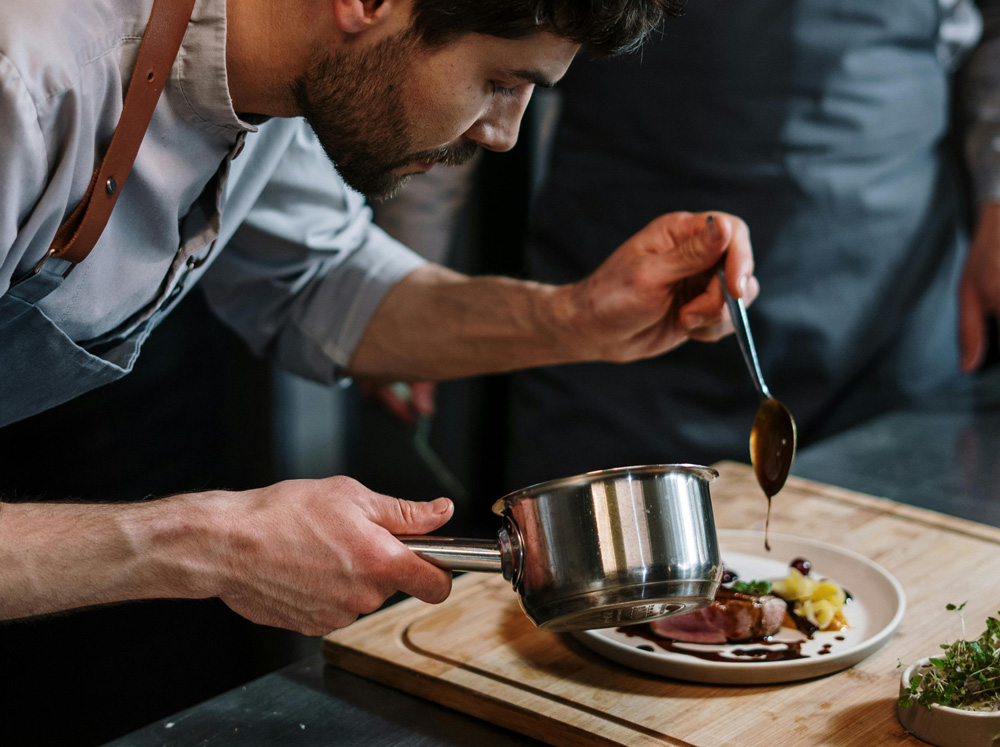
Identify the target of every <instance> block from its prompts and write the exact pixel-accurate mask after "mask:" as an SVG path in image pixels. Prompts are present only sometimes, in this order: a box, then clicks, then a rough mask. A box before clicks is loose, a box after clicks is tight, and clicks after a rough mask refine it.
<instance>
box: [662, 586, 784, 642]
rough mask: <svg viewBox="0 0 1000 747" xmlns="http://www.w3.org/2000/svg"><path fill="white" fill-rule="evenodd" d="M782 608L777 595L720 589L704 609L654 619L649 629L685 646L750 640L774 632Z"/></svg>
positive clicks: (775, 631)
mask: <svg viewBox="0 0 1000 747" xmlns="http://www.w3.org/2000/svg"><path fill="white" fill-rule="evenodd" d="M785 608H786V607H785V603H784V601H783V600H781V599H779V598H778V597H776V596H772V595H770V594H764V595H762V596H756V595H754V594H744V593H742V592H738V591H733V590H732V589H729V588H727V587H725V586H720V587H719V591H718V592H716V594H715V600H714V601H713V602H712V603H711V604H710V605H708V606H707V607H703V608H702V609H700V610H696V611H694V612H689V613H687V614H686V615H677V616H675V617H664V618H661V619H659V620H653V621H652V622H650V623H649V627H650V628H652V630H653V632H654V633H656V634H657V635H661V636H663V637H664V638H672V639H673V640H675V641H686V642H688V643H726V642H727V641H749V640H754V639H757V638H764V637H766V636H769V635H773V634H775V633H777V632H778V628H780V627H781V621H782V620H783V619H784V617H785Z"/></svg>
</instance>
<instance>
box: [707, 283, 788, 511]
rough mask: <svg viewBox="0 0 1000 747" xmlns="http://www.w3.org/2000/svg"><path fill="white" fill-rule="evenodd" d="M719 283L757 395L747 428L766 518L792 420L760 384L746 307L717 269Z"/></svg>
mask: <svg viewBox="0 0 1000 747" xmlns="http://www.w3.org/2000/svg"><path fill="white" fill-rule="evenodd" d="M719 282H720V283H721V284H722V293H723V295H724V296H725V298H726V305H727V306H728V307H729V316H730V317H731V318H732V322H733V327H734V329H735V330H736V339H737V341H738V342H739V344H740V350H741V351H742V353H743V360H744V361H746V364H747V368H748V369H749V371H750V378H752V379H753V383H754V386H755V387H756V388H757V393H758V394H759V395H760V408H758V410H757V416H756V417H755V418H754V421H753V427H752V428H751V429H750V462H751V464H753V470H754V474H756V475H757V482H758V483H759V484H760V487H761V489H762V490H763V491H764V495H766V496H767V499H768V515H770V508H771V505H770V501H771V497H772V496H774V495H775V494H776V493H777V492H778V491H779V490H781V488H782V487H784V485H785V480H786V479H787V478H788V472H789V471H790V470H791V468H792V461H793V460H794V459H795V443H796V439H797V437H796V428H795V418H793V417H792V413H791V412H789V411H788V408H787V407H785V406H784V405H783V404H781V403H780V402H779V401H778V400H776V399H775V398H774V397H772V396H771V392H770V391H769V390H768V388H767V384H765V383H764V374H763V373H761V370H760V362H759V361H758V360H757V349H756V347H755V346H754V344H753V335H751V334H750V322H749V320H748V319H747V311H746V306H744V304H743V299H742V298H733V297H732V296H731V295H730V294H729V291H728V290H727V289H726V276H725V272H724V271H723V269H722V268H721V267H720V268H719Z"/></svg>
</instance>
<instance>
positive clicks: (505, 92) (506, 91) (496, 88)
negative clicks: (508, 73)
mask: <svg viewBox="0 0 1000 747" xmlns="http://www.w3.org/2000/svg"><path fill="white" fill-rule="evenodd" d="M516 92H517V89H516V88H504V87H503V86H501V85H500V84H499V83H497V82H495V81H494V83H493V93H495V94H497V95H500V96H513V95H514V94H515V93H516Z"/></svg>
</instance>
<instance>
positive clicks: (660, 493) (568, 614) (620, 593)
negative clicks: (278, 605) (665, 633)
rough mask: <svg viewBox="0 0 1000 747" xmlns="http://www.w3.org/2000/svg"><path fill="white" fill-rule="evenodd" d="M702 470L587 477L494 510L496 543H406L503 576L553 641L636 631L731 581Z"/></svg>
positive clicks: (515, 496)
mask: <svg viewBox="0 0 1000 747" xmlns="http://www.w3.org/2000/svg"><path fill="white" fill-rule="evenodd" d="M716 477H718V473H717V472H716V471H715V470H713V469H710V468H708V467H699V466H697V465H691V464H657V465H644V466H639V467H619V468H616V469H607V470H600V471H597V472H588V473H586V474H582V475H577V476H575V477H567V478H563V479H560V480H552V481H549V482H544V483H540V484H538V485H533V486H531V487H528V488H524V489H522V490H518V491H516V492H514V493H511V494H510V495H507V496H504V497H503V498H501V499H500V500H498V501H497V502H496V503H495V504H494V505H493V512H494V513H496V514H498V515H500V516H502V517H503V526H502V528H501V529H500V530H499V531H498V532H497V538H496V539H495V540H476V539H455V538H450V537H433V536H431V537H400V540H402V541H403V542H404V543H405V544H406V545H408V546H409V547H410V548H411V549H412V550H414V551H415V552H417V553H419V554H420V555H421V556H422V557H424V558H426V559H428V560H430V561H431V562H433V563H435V564H436V565H439V566H441V567H443V568H448V569H451V570H456V571H487V572H494V573H502V574H503V576H504V578H506V579H508V580H509V581H510V582H511V584H512V586H513V587H514V590H515V591H516V592H518V594H519V598H520V603H521V608H522V609H523V610H524V612H525V614H526V615H527V616H528V617H529V618H530V619H531V621H532V622H533V623H535V625H536V626H538V627H539V628H540V629H542V630H548V631H555V632H561V631H568V630H587V629H591V628H608V627H614V626H617V625H628V624H632V623H637V622H641V621H645V620H652V619H654V618H657V617H667V616H669V615H679V614H683V613H685V612H691V611H694V610H696V609H699V608H701V607H704V606H706V605H707V604H708V603H709V602H711V601H712V599H713V598H714V596H715V591H716V589H717V588H718V586H719V582H720V580H721V577H722V563H721V561H720V558H719V544H718V540H717V538H716V534H715V519H714V517H713V515H712V502H711V497H710V495H709V489H708V486H709V483H711V482H712V481H713V480H714V479H715V478H716Z"/></svg>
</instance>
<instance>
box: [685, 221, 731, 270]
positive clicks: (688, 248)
mask: <svg viewBox="0 0 1000 747" xmlns="http://www.w3.org/2000/svg"><path fill="white" fill-rule="evenodd" d="M728 233H729V232H728V230H727V229H726V227H725V225H724V224H723V223H722V222H721V221H717V220H715V217H714V216H711V215H710V216H708V218H707V219H706V220H705V227H704V228H702V229H701V231H699V232H698V233H696V234H694V235H693V236H691V237H690V238H689V239H687V240H686V241H685V242H683V243H682V244H680V246H678V254H679V255H680V259H681V264H682V265H683V268H682V271H683V272H684V276H685V277H686V276H688V275H694V274H696V273H699V272H705V271H706V270H708V269H711V268H712V267H713V266H714V265H715V263H716V262H718V261H719V259H720V258H721V257H722V254H723V251H724V250H725V248H726V245H727V244H728V243H729V237H728V235H727V234H728Z"/></svg>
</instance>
